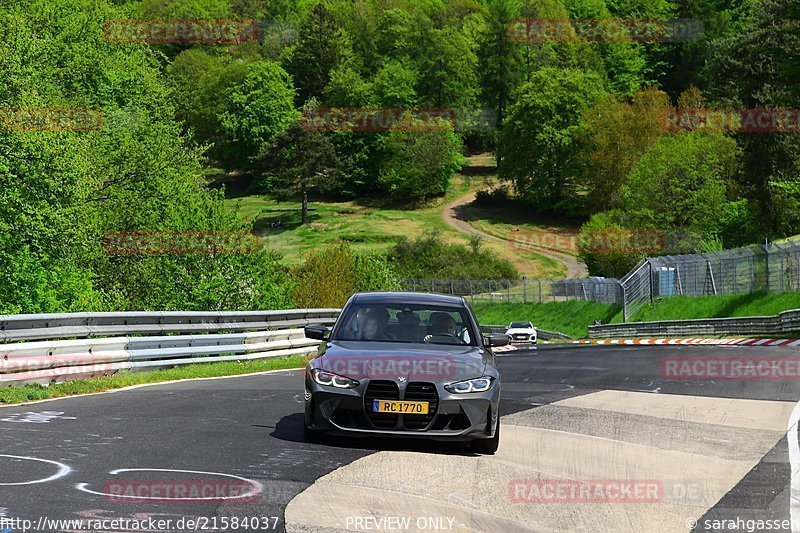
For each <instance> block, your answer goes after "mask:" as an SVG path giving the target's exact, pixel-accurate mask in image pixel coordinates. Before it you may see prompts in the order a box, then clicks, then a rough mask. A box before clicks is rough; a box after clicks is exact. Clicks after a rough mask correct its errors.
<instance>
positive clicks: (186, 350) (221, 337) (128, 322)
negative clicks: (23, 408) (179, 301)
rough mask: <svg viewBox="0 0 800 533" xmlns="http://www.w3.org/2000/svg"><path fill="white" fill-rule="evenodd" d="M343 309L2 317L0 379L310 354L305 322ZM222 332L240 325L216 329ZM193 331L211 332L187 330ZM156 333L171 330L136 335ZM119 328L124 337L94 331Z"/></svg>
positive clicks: (37, 379) (328, 320)
mask: <svg viewBox="0 0 800 533" xmlns="http://www.w3.org/2000/svg"><path fill="white" fill-rule="evenodd" d="M338 314H339V309H295V310H287V311H259V312H230V311H226V312H216V313H207V312H141V313H139V312H135V313H75V314H53V315H10V316H1V317H0V342H5V344H0V386H3V385H5V386H9V385H22V384H27V383H39V384H44V385H46V384H49V383H51V382H59V381H65V380H69V379H82V378H90V377H99V376H106V375H110V374H113V373H115V372H118V371H120V370H142V369H153V368H164V367H173V366H176V365H184V364H193V363H210V362H219V361H242V360H249V359H261V358H267V357H282V356H288V355H296V354H300V355H304V354H309V353H312V352H315V351H316V349H317V346H318V344H319V342H318V341H314V340H311V339H307V338H306V337H305V335H304V332H303V329H302V326H305V325H308V324H324V325H331V324H333V323H334V321H335V320H336V317H337V316H338ZM220 331H239V332H238V333H214V332H220ZM187 332H190V333H196V332H207V333H206V334H188V335H186V334H182V333H187ZM150 333H172V335H158V336H143V337H135V336H132V335H135V334H145V335H147V334H150ZM119 334H124V335H125V336H122V337H118V336H117V337H105V338H94V337H97V336H101V335H119ZM70 337H71V338H72V339H70V340H62V339H65V338H70ZM76 337H85V338H77V339H76ZM90 337H91V338H90ZM34 339H35V340H36V341H35V342H13V343H8V341H9V340H14V341H30V340H34Z"/></svg>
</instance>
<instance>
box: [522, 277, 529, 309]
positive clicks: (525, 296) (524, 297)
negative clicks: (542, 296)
mask: <svg viewBox="0 0 800 533" xmlns="http://www.w3.org/2000/svg"><path fill="white" fill-rule="evenodd" d="M522 303H524V304H526V303H528V277H527V276H522Z"/></svg>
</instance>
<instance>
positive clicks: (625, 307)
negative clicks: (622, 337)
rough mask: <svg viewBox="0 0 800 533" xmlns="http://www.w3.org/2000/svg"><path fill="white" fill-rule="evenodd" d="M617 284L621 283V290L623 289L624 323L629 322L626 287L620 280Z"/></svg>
mask: <svg viewBox="0 0 800 533" xmlns="http://www.w3.org/2000/svg"><path fill="white" fill-rule="evenodd" d="M617 283H619V288H620V289H622V321H623V322H627V321H628V298H627V295H626V294H625V285H623V284H622V282H621V281H619V280H617Z"/></svg>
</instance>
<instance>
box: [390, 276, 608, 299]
mask: <svg viewBox="0 0 800 533" xmlns="http://www.w3.org/2000/svg"><path fill="white" fill-rule="evenodd" d="M401 284H402V288H403V290H406V291H414V292H434V293H438V294H452V295H455V296H463V297H464V298H466V299H467V300H468V301H469V302H470V303H474V302H497V303H544V302H556V301H567V300H593V301H597V302H604V303H619V304H621V303H622V299H621V298H622V291H621V290H620V285H619V282H618V281H617V280H615V279H609V278H599V277H598V278H583V279H561V280H553V279H533V278H522V279H504V280H455V279H446V280H442V279H404V280H402V281H401Z"/></svg>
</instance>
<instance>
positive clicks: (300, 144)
mask: <svg viewBox="0 0 800 533" xmlns="http://www.w3.org/2000/svg"><path fill="white" fill-rule="evenodd" d="M339 165H340V163H339V159H338V156H337V155H336V150H335V149H334V146H333V144H332V143H331V141H330V140H329V139H328V137H327V135H326V134H325V133H319V132H311V131H306V130H305V129H303V127H302V126H301V124H300V123H299V122H295V123H294V124H292V125H291V126H290V127H289V128H288V129H287V130H286V131H285V132H284V133H283V134H282V135H279V136H278V137H277V139H276V140H275V142H274V144H273V145H272V146H270V147H269V148H268V149H266V150H263V151H262V152H261V153H260V154H259V155H258V156H257V157H256V158H255V167H256V168H257V169H258V171H259V172H260V173H261V180H260V187H261V188H262V189H264V190H270V191H272V192H282V193H283V194H291V193H297V192H299V193H300V196H301V198H302V221H303V224H307V223H308V190H309V189H310V188H314V187H317V188H322V189H330V188H332V186H333V184H334V183H335V181H336V180H337V179H338V177H339Z"/></svg>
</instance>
